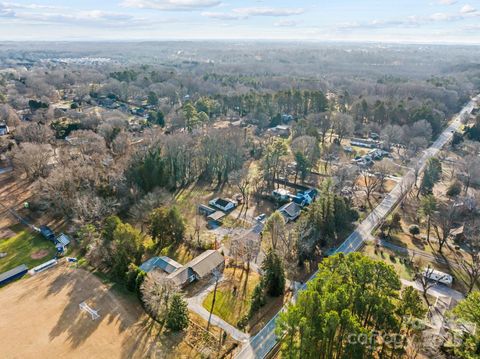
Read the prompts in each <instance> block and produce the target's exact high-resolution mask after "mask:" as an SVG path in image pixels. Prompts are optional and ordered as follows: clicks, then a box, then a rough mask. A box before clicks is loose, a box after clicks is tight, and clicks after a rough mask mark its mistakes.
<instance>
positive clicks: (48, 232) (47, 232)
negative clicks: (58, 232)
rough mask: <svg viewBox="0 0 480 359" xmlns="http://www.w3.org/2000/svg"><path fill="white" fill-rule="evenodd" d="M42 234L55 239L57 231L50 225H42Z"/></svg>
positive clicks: (46, 237) (51, 239)
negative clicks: (54, 231)
mask: <svg viewBox="0 0 480 359" xmlns="http://www.w3.org/2000/svg"><path fill="white" fill-rule="evenodd" d="M40 234H41V235H42V236H43V237H44V238H45V239H48V240H49V241H52V242H54V241H55V233H53V231H52V230H51V229H50V227H48V226H40Z"/></svg>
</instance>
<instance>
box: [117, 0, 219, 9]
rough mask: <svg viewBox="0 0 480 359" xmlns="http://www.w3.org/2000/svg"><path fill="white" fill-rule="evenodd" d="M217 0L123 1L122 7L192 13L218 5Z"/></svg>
mask: <svg viewBox="0 0 480 359" xmlns="http://www.w3.org/2000/svg"><path fill="white" fill-rule="evenodd" d="M220 3H221V2H220V1H219V0H124V1H123V2H122V3H121V6H123V7H132V8H139V9H155V10H162V11H193V10H202V9H206V8H210V7H214V6H217V5H220Z"/></svg>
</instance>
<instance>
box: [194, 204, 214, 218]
mask: <svg viewBox="0 0 480 359" xmlns="http://www.w3.org/2000/svg"><path fill="white" fill-rule="evenodd" d="M215 211H216V209H213V208H212V207H209V206H206V205H204V204H201V205H199V206H198V213H200V214H203V215H204V216H209V215H211V214H212V213H214V212H215Z"/></svg>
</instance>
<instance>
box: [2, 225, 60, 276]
mask: <svg viewBox="0 0 480 359" xmlns="http://www.w3.org/2000/svg"><path fill="white" fill-rule="evenodd" d="M9 229H10V230H11V231H12V232H14V233H15V235H14V236H12V237H10V238H0V253H7V255H6V256H5V257H3V258H0V273H2V272H5V271H7V270H9V269H12V268H14V267H16V266H19V265H21V264H26V265H27V267H28V268H32V267H35V266H37V265H39V264H41V263H43V262H45V261H47V260H49V259H52V258H53V256H54V255H55V252H56V249H55V246H54V245H53V243H52V242H50V241H47V240H46V239H44V238H43V237H42V236H40V234H38V233H34V232H32V231H31V230H30V229H28V228H26V227H24V226H22V225H14V226H12V227H10V228H9ZM40 251H43V252H44V256H43V257H42V258H38V259H33V258H32V255H34V254H35V253H38V252H40Z"/></svg>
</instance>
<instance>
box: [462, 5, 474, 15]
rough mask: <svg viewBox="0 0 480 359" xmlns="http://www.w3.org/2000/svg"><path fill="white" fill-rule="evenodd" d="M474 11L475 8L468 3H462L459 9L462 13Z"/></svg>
mask: <svg viewBox="0 0 480 359" xmlns="http://www.w3.org/2000/svg"><path fill="white" fill-rule="evenodd" d="M476 11H477V9H475V8H474V7H473V6H472V5H470V4H466V5H463V6H462V8H461V9H460V12H461V13H462V14H471V13H473V12H476Z"/></svg>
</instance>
